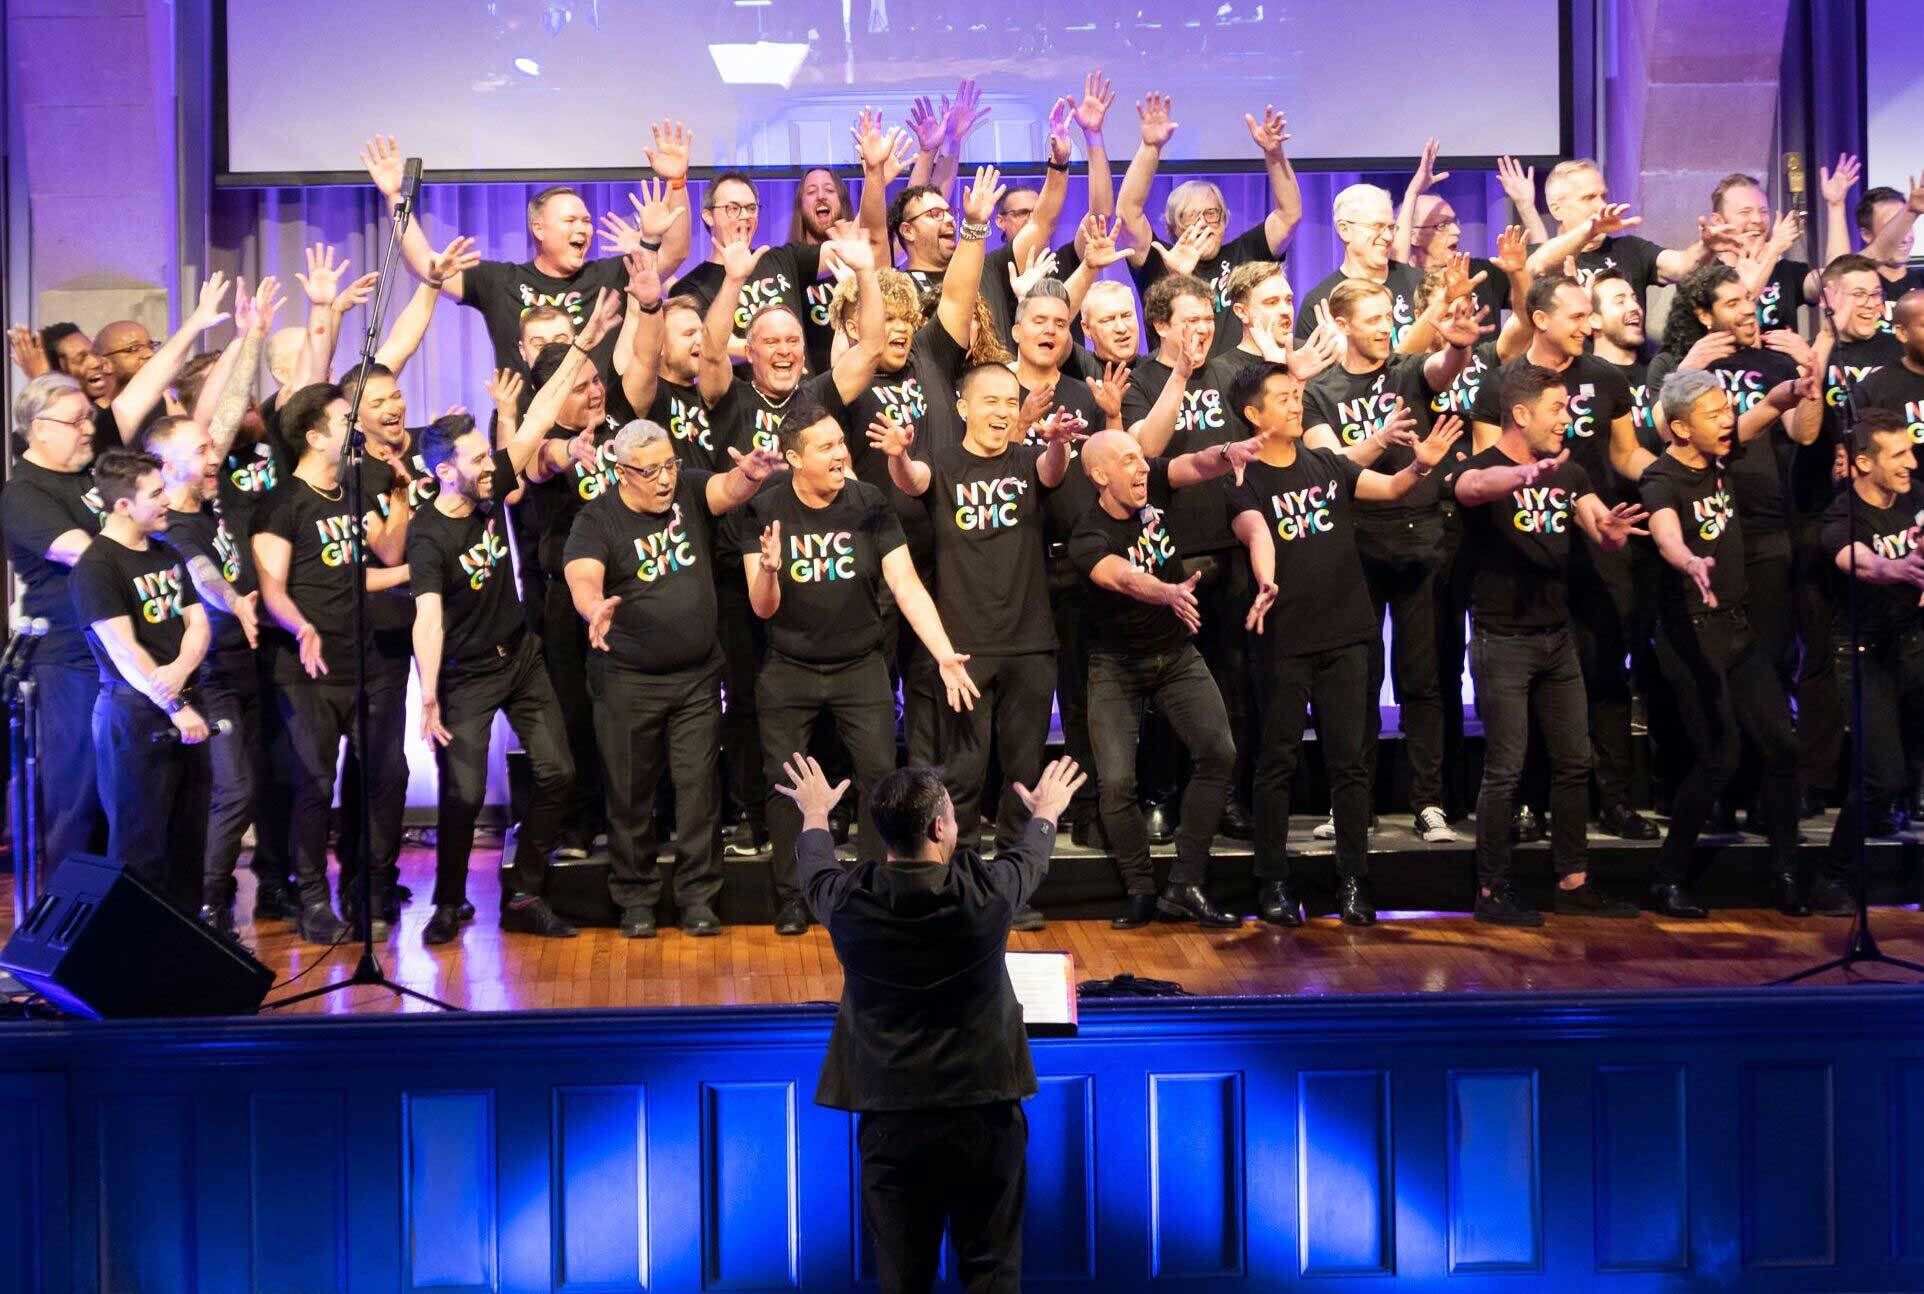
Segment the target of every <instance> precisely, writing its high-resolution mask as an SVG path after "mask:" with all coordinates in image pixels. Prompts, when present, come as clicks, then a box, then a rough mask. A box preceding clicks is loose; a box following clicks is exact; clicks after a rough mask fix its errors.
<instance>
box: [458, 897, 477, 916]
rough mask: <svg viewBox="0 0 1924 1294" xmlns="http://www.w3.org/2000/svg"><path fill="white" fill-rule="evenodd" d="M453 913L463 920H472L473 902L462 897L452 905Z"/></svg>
mask: <svg viewBox="0 0 1924 1294" xmlns="http://www.w3.org/2000/svg"><path fill="white" fill-rule="evenodd" d="M454 915H455V916H457V917H459V918H460V919H461V920H463V921H472V920H474V904H472V903H470V902H468V901H467V900H466V899H462V900H461V901H460V902H459V903H457V904H455V905H454Z"/></svg>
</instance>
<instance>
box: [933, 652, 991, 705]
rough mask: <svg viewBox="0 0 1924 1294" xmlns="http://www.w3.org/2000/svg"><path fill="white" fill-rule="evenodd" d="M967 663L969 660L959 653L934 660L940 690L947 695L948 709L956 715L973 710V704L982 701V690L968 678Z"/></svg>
mask: <svg viewBox="0 0 1924 1294" xmlns="http://www.w3.org/2000/svg"><path fill="white" fill-rule="evenodd" d="M968 663H969V658H968V657H967V656H966V655H964V654H963V653H961V652H950V653H949V654H948V655H946V656H937V657H936V658H935V666H936V669H937V670H939V671H940V672H941V675H942V689H943V691H945V692H947V693H948V697H949V709H951V710H954V711H955V712H956V713H958V714H960V713H961V712H962V711H964V710H973V709H975V703H976V702H977V701H979V700H981V699H982V689H981V688H979V687H977V686H976V685H975V680H974V679H972V678H970V677H969V671H968V669H967V666H968Z"/></svg>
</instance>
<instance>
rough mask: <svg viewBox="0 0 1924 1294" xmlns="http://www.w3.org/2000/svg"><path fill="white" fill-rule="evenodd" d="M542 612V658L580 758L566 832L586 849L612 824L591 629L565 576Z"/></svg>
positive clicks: (549, 592)
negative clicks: (592, 674)
mask: <svg viewBox="0 0 1924 1294" xmlns="http://www.w3.org/2000/svg"><path fill="white" fill-rule="evenodd" d="M542 596H543V601H542V608H541V659H542V663H543V664H544V665H546V666H547V668H548V680H549V682H550V683H552V684H553V686H554V694H555V701H556V702H557V703H558V704H559V705H560V707H561V723H562V728H563V730H564V731H565V732H566V733H567V736H568V754H569V757H570V758H572V759H573V760H574V766H575V781H574V794H573V795H572V796H570V797H569V800H568V804H567V807H566V808H565V809H563V810H562V814H561V829H562V831H563V832H564V833H565V834H568V835H571V836H575V837H578V838H579V839H580V842H581V844H582V846H583V847H584V848H585V847H586V846H587V845H588V843H589V842H590V841H592V840H593V839H594V838H595V836H597V835H598V834H600V832H601V830H602V829H603V828H604V827H605V826H607V821H608V818H607V808H606V804H605V802H604V800H603V798H602V789H601V755H600V752H599V751H597V750H596V749H595V718H594V713H593V710H592V707H591V706H590V705H589V702H588V627H587V626H586V625H585V624H583V623H582V620H581V617H580V615H579V614H577V613H576V611H575V604H574V598H573V597H572V595H570V594H569V592H568V581H567V580H566V579H564V578H563V577H562V576H561V575H560V574H559V573H554V574H550V575H549V576H548V577H547V579H546V583H545V590H544V593H543V595H542Z"/></svg>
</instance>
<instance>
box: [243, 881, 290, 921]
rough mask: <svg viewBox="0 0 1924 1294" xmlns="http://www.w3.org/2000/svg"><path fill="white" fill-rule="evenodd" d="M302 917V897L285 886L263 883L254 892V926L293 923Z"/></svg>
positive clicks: (269, 882)
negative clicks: (265, 923) (271, 922)
mask: <svg viewBox="0 0 1924 1294" xmlns="http://www.w3.org/2000/svg"><path fill="white" fill-rule="evenodd" d="M300 915H301V897H300V895H298V894H295V893H294V892H293V891H291V890H289V889H288V888H287V887H286V886H285V885H275V884H273V883H272V882H271V881H263V882H261V883H260V884H259V885H258V886H256V887H255V890H254V924H255V925H259V924H261V923H262V922H263V921H293V920H295V919H296V918H298V917H299V916H300Z"/></svg>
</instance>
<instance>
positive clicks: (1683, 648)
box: [1641, 265, 1815, 919]
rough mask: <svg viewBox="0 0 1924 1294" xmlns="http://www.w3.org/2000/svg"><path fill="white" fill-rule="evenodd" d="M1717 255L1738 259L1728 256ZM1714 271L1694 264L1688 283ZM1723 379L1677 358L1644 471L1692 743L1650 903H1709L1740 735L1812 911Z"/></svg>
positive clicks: (1664, 620) (1797, 900) (1774, 849)
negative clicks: (1708, 830) (1755, 601)
mask: <svg viewBox="0 0 1924 1294" xmlns="http://www.w3.org/2000/svg"><path fill="white" fill-rule="evenodd" d="M1706 268H1707V269H1708V268H1713V267H1706ZM1714 268H1715V269H1718V270H1724V271H1725V272H1729V267H1728V266H1722V265H1719V266H1715V267H1714ZM1704 273H1705V270H1698V271H1695V272H1694V273H1692V274H1691V276H1690V278H1689V279H1686V280H1685V284H1686V285H1688V284H1689V283H1691V282H1692V281H1694V280H1696V279H1697V278H1698V277H1699V276H1700V275H1702V274H1704ZM1736 287H1737V294H1736V295H1738V296H1741V297H1742V298H1743V299H1742V301H1741V302H1736V301H1733V302H1730V303H1729V305H1730V306H1733V307H1734V306H1735V305H1737V304H1741V305H1742V306H1743V307H1744V309H1745V312H1746V315H1747V317H1748V319H1749V322H1750V324H1751V326H1752V327H1755V326H1756V319H1757V314H1756V309H1755V307H1754V306H1752V304H1751V302H1750V297H1749V289H1748V288H1747V287H1745V286H1744V285H1743V284H1737V285H1736ZM1673 308H1674V307H1673ZM1724 388H1725V380H1724V379H1723V378H1722V377H1721V376H1720V375H1719V374H1716V373H1712V372H1709V371H1707V370H1701V369H1698V370H1689V369H1685V370H1679V371H1678V372H1676V373H1673V374H1672V375H1671V376H1670V377H1669V378H1667V379H1666V380H1665V381H1664V383H1663V387H1662V392H1663V395H1662V406H1661V407H1662V413H1663V422H1664V430H1665V434H1666V435H1667V436H1668V437H1669V438H1670V446H1669V448H1668V449H1666V450H1665V451H1664V453H1663V456H1662V457H1661V458H1658V459H1657V460H1656V461H1655V462H1654V463H1653V464H1651V466H1650V467H1649V468H1648V469H1647V470H1646V471H1645V472H1644V474H1643V480H1642V483H1641V488H1642V491H1643V499H1644V506H1645V508H1647V509H1648V510H1649V512H1650V537H1651V538H1652V539H1653V540H1654V541H1655V542H1656V548H1657V552H1658V554H1659V555H1660V556H1661V558H1662V560H1663V562H1664V564H1665V568H1666V569H1665V579H1664V581H1663V585H1662V595H1661V598H1660V604H1661V611H1660V613H1659V619H1658V625H1659V628H1658V637H1657V659H1658V660H1659V661H1660V662H1661V663H1662V665H1663V669H1664V673H1665V675H1666V676H1668V677H1669V679H1670V682H1671V692H1672V695H1673V697H1674V698H1675V704H1677V705H1678V706H1680V707H1681V708H1682V710H1683V712H1684V713H1683V715H1682V719H1683V722H1682V723H1681V724H1680V725H1678V727H1679V730H1680V731H1681V732H1683V733H1685V734H1687V737H1688V740H1689V742H1690V745H1691V747H1692V753H1693V757H1692V758H1691V759H1690V761H1689V762H1688V764H1687V771H1686V773H1685V775H1684V778H1683V781H1682V782H1681V783H1680V784H1679V785H1678V786H1677V788H1676V791H1675V793H1674V795H1673V796H1672V798H1671V802H1670V831H1669V833H1668V835H1666V836H1665V838H1664V842H1663V850H1662V852H1661V853H1659V854H1658V856H1657V868H1656V881H1655V883H1654V884H1653V885H1652V887H1651V907H1652V908H1653V909H1654V910H1655V911H1656V912H1658V913H1659V914H1660V915H1663V916H1668V917H1682V918H1685V919H1702V918H1703V917H1705V916H1707V915H1709V913H1708V912H1707V911H1706V910H1705V908H1704V907H1703V905H1702V904H1701V903H1699V902H1698V901H1697V898H1696V895H1695V894H1694V892H1693V891H1692V890H1691V888H1690V887H1691V885H1692V883H1693V882H1695V880H1696V879H1697V877H1698V876H1699V875H1700V874H1701V873H1702V871H1703V868H1702V866H1701V865H1699V864H1698V862H1697V860H1696V858H1695V853H1696V846H1697V837H1698V835H1699V834H1700V833H1701V832H1702V830H1703V826H1704V823H1705V822H1706V821H1707V820H1708V819H1709V816H1710V807H1711V802H1712V801H1713V800H1715V799H1716V797H1717V796H1718V794H1719V793H1721V792H1722V791H1723V789H1724V787H1725V785H1726V784H1727V783H1728V782H1729V781H1730V778H1731V777H1732V776H1733V775H1734V774H1735V773H1736V771H1737V758H1738V752H1739V750H1740V742H1739V738H1740V736H1741V737H1747V738H1749V739H1750V741H1751V742H1752V743H1753V744H1754V745H1755V746H1756V747H1757V750H1758V754H1759V757H1760V759H1761V761H1762V765H1763V786H1762V793H1761V794H1760V796H1759V798H1758V812H1759V815H1760V817H1761V818H1762V819H1763V820H1764V821H1765V822H1766V823H1767V828H1766V833H1767V835H1768V836H1769V838H1770V855H1771V875H1772V880H1773V882H1774V884H1775V887H1776V900H1777V906H1778V910H1779V911H1781V912H1783V913H1784V914H1786V915H1787V916H1807V915H1809V913H1810V909H1809V908H1808V907H1807V906H1805V904H1804V899H1803V893H1802V890H1803V887H1802V884H1801V883H1800V881H1799V878H1798V874H1797V872H1798V869H1797V845H1798V836H1797V734H1796V732H1795V731H1794V730H1793V729H1792V727H1791V721H1790V703H1789V701H1787V700H1786V699H1785V696H1784V688H1783V684H1782V683H1781V682H1780V681H1779V677H1778V663H1777V661H1776V660H1774V659H1772V657H1771V655H1770V648H1769V646H1768V644H1767V643H1766V642H1765V641H1764V640H1763V639H1761V638H1760V637H1758V636H1756V635H1754V634H1753V633H1752V632H1751V627H1750V624H1749V620H1748V618H1747V617H1746V615H1745V609H1746V605H1747V603H1746V598H1745V594H1746V591H1747V581H1748V578H1749V575H1750V573H1751V572H1752V571H1753V570H1755V569H1756V566H1755V563H1754V562H1753V561H1752V560H1751V559H1749V557H1748V556H1747V548H1748V544H1747V540H1746V536H1745V534H1744V531H1745V528H1746V527H1747V526H1748V524H1749V520H1750V518H1749V514H1748V513H1747V511H1746V509H1745V507H1744V503H1743V499H1742V497H1741V491H1739V490H1737V489H1734V488H1733V487H1732V484H1731V476H1732V475H1733V474H1734V473H1733V472H1731V471H1730V470H1729V464H1730V462H1731V458H1732V455H1733V454H1738V453H1741V446H1742V440H1743V438H1742V433H1741V431H1740V429H1739V425H1738V419H1737V408H1736V404H1735V402H1733V401H1732V399H1731V398H1730V395H1729V393H1728V392H1727V391H1726V390H1725V389H1724ZM1813 421H1815V420H1814V419H1813ZM1760 448H1761V447H1760ZM1760 456H1763V455H1760ZM1771 465H1772V467H1773V469H1774V468H1775V462H1774V457H1772V461H1771ZM1733 532H1734V533H1733ZM1782 574H1783V572H1782V569H1781V568H1780V569H1779V570H1778V571H1777V575H1779V576H1780V577H1781V575H1782ZM1779 600H1780V601H1781V597H1780V599H1779Z"/></svg>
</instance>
